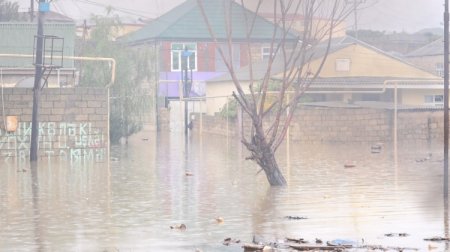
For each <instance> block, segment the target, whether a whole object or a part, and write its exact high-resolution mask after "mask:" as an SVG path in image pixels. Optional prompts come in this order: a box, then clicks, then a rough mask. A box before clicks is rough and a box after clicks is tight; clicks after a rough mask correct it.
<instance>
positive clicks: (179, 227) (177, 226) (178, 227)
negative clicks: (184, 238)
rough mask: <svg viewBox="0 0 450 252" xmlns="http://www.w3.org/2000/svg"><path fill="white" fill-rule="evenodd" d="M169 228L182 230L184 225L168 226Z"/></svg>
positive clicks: (184, 228) (184, 227)
mask: <svg viewBox="0 0 450 252" xmlns="http://www.w3.org/2000/svg"><path fill="white" fill-rule="evenodd" d="M170 229H179V230H181V231H184V230H186V225H184V224H180V225H175V226H170Z"/></svg>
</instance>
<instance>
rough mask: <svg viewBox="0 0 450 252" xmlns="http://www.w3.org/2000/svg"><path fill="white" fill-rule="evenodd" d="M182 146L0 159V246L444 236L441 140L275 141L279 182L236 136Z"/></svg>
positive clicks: (163, 140) (110, 247)
mask: <svg viewBox="0 0 450 252" xmlns="http://www.w3.org/2000/svg"><path fill="white" fill-rule="evenodd" d="M187 146H188V149H187V151H186V144H185V142H184V140H183V135H180V134H178V133H176V134H171V135H169V134H162V135H159V136H156V135H153V134H149V136H145V137H143V136H142V135H140V136H137V137H135V138H134V139H133V141H131V143H130V144H129V145H128V146H113V147H112V150H111V158H112V161H111V162H110V163H109V164H107V163H91V164H81V163H73V164H68V163H66V162H58V161H56V160H54V161H45V162H42V163H40V164H39V168H38V170H37V173H32V172H30V170H29V167H28V166H27V165H26V164H20V163H15V162H7V163H6V162H5V163H2V164H0V251H195V250H196V249H199V250H201V251H242V249H241V248H240V246H229V247H226V246H224V245H222V241H223V239H225V238H227V237H231V238H233V239H240V240H242V241H246V242H250V241H251V240H252V237H253V235H257V237H260V239H263V240H266V241H282V240H283V239H284V238H285V237H295V238H299V237H302V238H305V239H306V240H310V241H314V239H315V238H320V239H322V240H323V241H331V240H334V239H345V240H352V241H355V242H357V243H359V244H365V245H383V246H395V247H412V248H417V249H419V250H420V251H429V250H430V249H431V250H433V251H444V250H445V249H446V244H445V243H433V242H427V241H424V240H423V238H427V237H431V236H445V235H446V234H448V213H447V214H446V211H445V209H444V203H443V193H442V188H443V186H442V181H443V162H442V156H443V155H442V154H441V149H440V148H439V146H436V147H433V148H430V147H426V145H417V146H411V145H405V146H399V147H398V153H397V155H395V153H394V152H393V151H392V150H393V148H392V147H391V144H389V143H386V144H385V145H384V146H383V148H382V150H381V152H380V153H377V154H372V153H371V148H370V147H371V146H370V144H367V145H364V144H362V145H358V146H354V145H343V144H335V145H306V144H298V143H291V144H290V145H289V147H287V145H285V144H283V146H282V147H281V149H280V153H279V155H278V161H279V164H280V166H281V167H282V168H283V172H284V174H285V175H286V179H287V181H288V183H289V185H288V186H287V187H284V188H270V187H269V186H268V184H267V181H266V179H265V176H264V175H263V173H260V174H258V175H255V174H256V173H257V172H258V168H257V166H256V165H255V164H253V163H252V162H250V161H245V160H244V159H245V156H246V152H245V150H244V149H243V148H242V147H241V145H240V144H239V141H237V140H236V139H227V138H224V137H217V136H203V137H201V138H200V137H198V136H191V138H190V139H189V142H188V144H187ZM428 153H432V156H431V157H430V158H429V159H428V158H426V157H428ZM418 161H419V162H418ZM346 163H352V164H354V167H351V168H345V167H344V165H345V164H346ZM22 169H25V170H26V172H18V170H19V171H21V170H22ZM186 172H188V173H190V175H192V176H186ZM286 216H301V217H305V218H306V219H299V220H296V219H288V218H285V217H286ZM218 217H221V218H222V219H223V222H222V223H218V222H217V221H216V218H218ZM446 220H447V221H446ZM179 224H185V225H186V230H185V231H180V230H178V229H170V226H175V225H179ZM387 233H408V234H409V236H407V237H386V236H385V235H384V234H387ZM363 240H364V241H363ZM363 242H364V243H363Z"/></svg>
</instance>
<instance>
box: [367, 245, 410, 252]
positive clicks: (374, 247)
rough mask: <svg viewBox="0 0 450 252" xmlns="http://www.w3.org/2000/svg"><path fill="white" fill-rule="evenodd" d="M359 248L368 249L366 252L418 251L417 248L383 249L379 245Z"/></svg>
mask: <svg viewBox="0 0 450 252" xmlns="http://www.w3.org/2000/svg"><path fill="white" fill-rule="evenodd" d="M360 248H363V249H368V250H371V251H372V250H381V251H392V250H395V251H399V252H402V251H418V250H419V249H417V248H402V247H383V246H381V245H365V246H362V247H360Z"/></svg>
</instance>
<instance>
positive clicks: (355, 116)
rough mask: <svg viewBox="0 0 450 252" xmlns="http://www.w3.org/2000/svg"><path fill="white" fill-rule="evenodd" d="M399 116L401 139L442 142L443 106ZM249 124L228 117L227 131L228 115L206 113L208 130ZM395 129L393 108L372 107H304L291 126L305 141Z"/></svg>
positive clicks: (373, 138) (376, 136)
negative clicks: (227, 119)
mask: <svg viewBox="0 0 450 252" xmlns="http://www.w3.org/2000/svg"><path fill="white" fill-rule="evenodd" d="M196 118H198V117H196ZM397 120H398V124H397V125H398V131H397V134H398V141H399V142H402V143H411V144H413V143H424V142H425V143H427V142H428V143H438V144H442V142H443V111H442V110H400V111H398V117H397ZM198 124H199V122H197V123H196V124H195V125H198ZM249 127H250V120H249V118H243V119H239V116H237V117H236V118H232V119H229V121H228V131H227V122H226V118H223V117H221V116H203V131H204V132H206V133H211V134H220V135H226V134H227V132H228V134H229V136H232V137H239V135H240V132H239V131H240V129H241V128H242V129H243V131H244V132H248V131H249ZM198 129H199V127H196V128H195V129H194V131H195V130H197V132H198ZM393 132H394V111H393V110H386V109H370V108H326V107H303V108H301V109H299V110H298V111H297V112H296V116H295V117H294V120H293V121H292V124H291V127H290V137H291V140H293V141H300V142H305V143H376V142H391V141H393V135H394V134H393Z"/></svg>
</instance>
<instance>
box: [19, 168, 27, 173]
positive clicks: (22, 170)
mask: <svg viewBox="0 0 450 252" xmlns="http://www.w3.org/2000/svg"><path fill="white" fill-rule="evenodd" d="M17 172H23V173H25V172H27V170H25V169H20V170H17Z"/></svg>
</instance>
